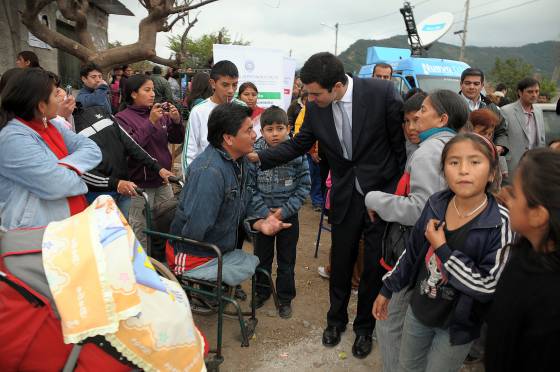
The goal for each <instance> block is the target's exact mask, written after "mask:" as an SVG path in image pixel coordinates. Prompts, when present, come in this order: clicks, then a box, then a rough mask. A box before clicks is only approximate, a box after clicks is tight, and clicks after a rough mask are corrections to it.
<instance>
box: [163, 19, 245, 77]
mask: <svg viewBox="0 0 560 372" xmlns="http://www.w3.org/2000/svg"><path fill="white" fill-rule="evenodd" d="M196 21H197V19H196V18H195V19H194V21H193V22H194V23H195V22H196ZM193 22H191V23H193ZM191 23H189V24H191ZM185 31H186V32H185V33H183V34H182V35H173V36H171V37H169V45H168V48H169V49H170V50H171V51H173V52H174V53H175V56H176V59H177V61H180V65H181V66H182V67H192V68H205V67H208V61H209V60H210V59H211V58H212V54H213V52H212V45H213V44H233V45H249V44H250V43H249V42H247V41H244V40H242V39H238V40H233V39H232V37H231V36H230V34H229V31H228V30H227V29H226V28H222V29H220V30H219V31H218V32H214V33H210V34H204V35H202V36H201V37H199V38H198V39H196V40H193V39H191V38H189V37H187V33H188V31H189V29H188V28H187V30H185Z"/></svg>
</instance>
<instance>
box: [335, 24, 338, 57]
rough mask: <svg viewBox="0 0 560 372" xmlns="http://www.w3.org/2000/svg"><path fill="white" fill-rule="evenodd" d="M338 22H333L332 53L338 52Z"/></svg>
mask: <svg viewBox="0 0 560 372" xmlns="http://www.w3.org/2000/svg"><path fill="white" fill-rule="evenodd" d="M337 52H338V22H336V23H335V24H334V55H335V56H336V55H337V54H338V53H337Z"/></svg>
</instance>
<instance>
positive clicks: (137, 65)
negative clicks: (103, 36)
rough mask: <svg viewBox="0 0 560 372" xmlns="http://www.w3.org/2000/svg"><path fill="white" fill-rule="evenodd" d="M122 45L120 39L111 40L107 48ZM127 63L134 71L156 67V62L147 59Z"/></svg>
mask: <svg viewBox="0 0 560 372" xmlns="http://www.w3.org/2000/svg"><path fill="white" fill-rule="evenodd" d="M120 46H122V43H121V42H120V41H118V40H115V41H113V42H111V41H109V45H108V46H107V48H109V49H111V48H117V47H120ZM126 64H127V65H129V66H130V68H132V69H133V70H134V71H140V72H146V71H151V70H152V68H153V67H154V64H153V63H152V62H150V61H146V60H142V61H138V62H134V63H126ZM119 66H121V65H119Z"/></svg>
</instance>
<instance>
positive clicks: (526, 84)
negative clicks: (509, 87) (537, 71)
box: [517, 77, 541, 92]
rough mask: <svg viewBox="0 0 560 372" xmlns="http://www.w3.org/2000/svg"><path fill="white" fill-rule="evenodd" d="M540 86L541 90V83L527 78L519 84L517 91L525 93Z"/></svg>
mask: <svg viewBox="0 0 560 372" xmlns="http://www.w3.org/2000/svg"><path fill="white" fill-rule="evenodd" d="M535 85H538V86H539V88H540V87H541V85H540V83H539V81H538V80H537V79H535V78H532V77H526V78H525V79H521V80H520V81H519V83H517V90H518V91H519V90H520V91H522V92H523V91H524V90H525V89H527V88H529V87H532V86H535Z"/></svg>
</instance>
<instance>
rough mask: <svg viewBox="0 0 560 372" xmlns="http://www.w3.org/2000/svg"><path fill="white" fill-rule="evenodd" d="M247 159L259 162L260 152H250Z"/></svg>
mask: <svg viewBox="0 0 560 372" xmlns="http://www.w3.org/2000/svg"><path fill="white" fill-rule="evenodd" d="M247 160H249V161H250V162H251V163H258V162H259V161H260V160H259V154H257V153H256V152H250V153H248V154H247Z"/></svg>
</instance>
